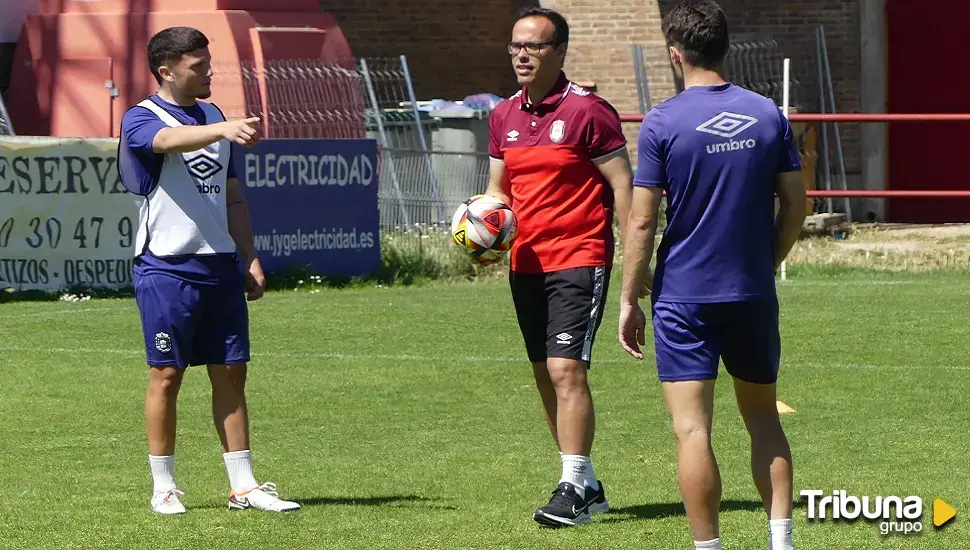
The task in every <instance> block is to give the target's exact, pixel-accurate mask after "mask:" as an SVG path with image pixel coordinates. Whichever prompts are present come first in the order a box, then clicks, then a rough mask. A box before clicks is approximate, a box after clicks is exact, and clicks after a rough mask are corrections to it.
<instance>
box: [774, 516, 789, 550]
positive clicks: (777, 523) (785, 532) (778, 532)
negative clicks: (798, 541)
mask: <svg viewBox="0 0 970 550" xmlns="http://www.w3.org/2000/svg"><path fill="white" fill-rule="evenodd" d="M768 529H769V530H770V532H771V550H794V548H795V546H794V543H792V536H791V531H792V522H791V520H790V519H773V520H771V521H769V522H768Z"/></svg>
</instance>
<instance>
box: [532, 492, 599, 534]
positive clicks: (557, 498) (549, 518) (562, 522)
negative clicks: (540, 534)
mask: <svg viewBox="0 0 970 550" xmlns="http://www.w3.org/2000/svg"><path fill="white" fill-rule="evenodd" d="M532 518H533V519H534V520H536V522H537V523H539V524H541V525H545V526H548V527H569V526H573V525H584V524H587V523H589V522H590V519H589V510H588V509H587V504H586V500H585V499H583V498H582V497H580V496H579V493H577V492H576V488H575V487H573V485H572V484H571V483H567V482H565V481H563V482H562V483H560V484H559V487H556V490H555V491H553V492H552V498H551V499H550V500H549V504H546V505H545V506H543V507H542V508H539V509H538V510H536V513H535V514H534V515H533V516H532Z"/></svg>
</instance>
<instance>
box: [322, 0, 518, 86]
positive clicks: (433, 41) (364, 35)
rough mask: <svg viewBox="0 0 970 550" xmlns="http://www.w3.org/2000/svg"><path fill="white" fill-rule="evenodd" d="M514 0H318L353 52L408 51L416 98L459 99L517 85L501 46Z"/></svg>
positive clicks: (359, 54)
mask: <svg viewBox="0 0 970 550" xmlns="http://www.w3.org/2000/svg"><path fill="white" fill-rule="evenodd" d="M519 3H520V2H518V1H516V0H474V1H473V2H469V1H468V0H437V1H435V2H414V1H409V0H323V1H322V2H321V4H320V5H321V7H322V8H323V9H324V10H325V11H328V12H330V13H332V14H333V15H334V16H335V17H336V18H337V21H338V23H339V25H340V28H341V30H342V31H343V32H344V35H345V36H346V37H347V41H348V42H350V47H351V50H352V51H353V53H354V55H355V56H356V57H358V58H359V57H387V56H393V57H396V56H399V55H402V54H403V55H406V56H407V58H408V66H409V68H410V71H411V78H412V80H413V81H414V87H415V94H416V95H417V97H418V99H421V100H424V99H433V98H442V99H449V100H458V99H462V98H464V97H467V96H469V95H471V94H476V93H482V92H491V93H494V94H498V95H500V96H503V97H505V96H508V95H511V94H512V93H514V92H515V90H516V88H517V85H516V82H515V75H514V74H513V72H512V66H511V62H510V61H509V57H508V54H507V52H506V49H505V44H506V43H507V42H508V40H509V32H510V29H511V23H512V14H513V13H514V11H516V10H517V7H518V5H519Z"/></svg>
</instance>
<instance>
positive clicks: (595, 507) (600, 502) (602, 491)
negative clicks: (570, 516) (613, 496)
mask: <svg viewBox="0 0 970 550" xmlns="http://www.w3.org/2000/svg"><path fill="white" fill-rule="evenodd" d="M596 482H597V483H599V486H600V488H599V490H597V491H594V490H592V489H590V488H589V487H587V488H586V507H587V508H588V509H589V513H590V514H591V515H592V514H605V513H607V512H609V511H610V503H609V502H606V488H604V487H603V482H602V481H600V480H598V479H597V480H596Z"/></svg>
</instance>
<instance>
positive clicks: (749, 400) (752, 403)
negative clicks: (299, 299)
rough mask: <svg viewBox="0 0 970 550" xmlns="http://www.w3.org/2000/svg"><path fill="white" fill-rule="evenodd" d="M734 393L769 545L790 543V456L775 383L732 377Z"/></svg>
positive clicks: (777, 546) (782, 549) (786, 546)
mask: <svg viewBox="0 0 970 550" xmlns="http://www.w3.org/2000/svg"><path fill="white" fill-rule="evenodd" d="M734 393H735V395H736V396H737V400H738V409H739V410H740V411H741V417H742V418H743V419H744V425H745V426H746V427H747V429H748V434H749V435H750V437H751V475H752V477H753V478H754V484H755V486H756V487H757V488H758V493H759V494H760V495H761V500H762V502H764V507H765V512H766V513H767V514H768V523H769V530H770V532H771V539H772V548H773V549H778V550H789V549H791V548H792V547H793V546H792V522H791V517H792V507H793V504H792V496H793V495H792V491H793V485H794V484H793V482H792V456H791V447H790V446H789V445H788V438H787V437H785V431H784V429H782V427H781V419H780V418H779V416H778V405H777V391H776V386H775V384H752V383H750V382H744V381H742V380H739V379H737V378H736V379H735V380H734Z"/></svg>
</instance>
